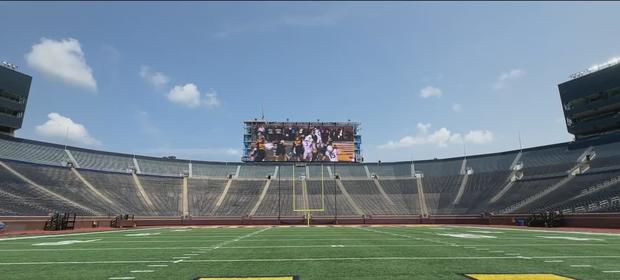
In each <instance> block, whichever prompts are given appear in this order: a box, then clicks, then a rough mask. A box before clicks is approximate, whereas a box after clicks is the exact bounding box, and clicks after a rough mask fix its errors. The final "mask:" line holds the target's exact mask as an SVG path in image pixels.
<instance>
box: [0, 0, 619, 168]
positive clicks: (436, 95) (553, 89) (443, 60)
mask: <svg viewBox="0 0 620 280" xmlns="http://www.w3.org/2000/svg"><path fill="white" fill-rule="evenodd" d="M0 10H2V11H3V12H2V14H3V16H2V17H1V19H0V21H2V24H1V26H3V28H1V29H0V38H2V42H3V43H2V44H0V59H2V60H7V61H9V62H12V63H14V64H17V65H19V66H20V70H21V71H22V72H24V73H26V74H29V75H31V76H33V83H32V87H31V91H30V99H29V102H28V107H27V112H26V117H25V121H24V125H23V128H22V129H21V130H20V131H18V133H17V135H18V136H19V137H24V138H30V139H37V140H43V141H51V142H56V143H65V142H68V143H69V144H72V145H77V146H82V147H89V148H95V149H103V150H109V151H116V152H125V153H135V154H146V155H154V156H160V155H176V156H178V157H181V158H191V159H206V160H229V161H237V160H239V158H240V153H241V141H242V122H243V120H246V119H251V118H254V117H258V116H260V107H261V105H262V106H263V107H264V110H265V115H266V118H267V119H269V120H284V119H286V118H290V119H291V120H297V121H308V120H315V119H321V120H325V121H332V120H333V121H345V120H347V119H351V120H355V121H359V122H361V123H362V135H363V145H362V148H363V154H364V156H365V158H366V161H376V160H383V161H395V160H411V159H428V158H434V157H438V158H442V157H451V156H460V155H462V154H463V146H465V148H466V151H467V153H468V154H478V153H488V152H499V151H503V150H509V149H517V148H518V147H519V142H518V134H519V133H520V134H521V138H522V142H523V145H524V146H525V147H532V146H537V145H545V144H552V143H557V142H563V141H567V140H570V139H571V136H570V135H569V134H567V133H566V128H565V126H564V123H563V115H562V111H561V104H560V99H559V95H558V91H557V84H558V83H560V82H563V81H566V80H567V79H568V75H570V74H572V73H573V72H578V71H581V70H583V69H586V68H588V67H589V66H590V65H592V64H595V63H602V62H604V61H607V60H608V59H610V58H613V57H617V56H620V47H619V46H620V37H619V36H617V35H618V30H620V18H618V17H617V11H619V10H620V3H613V2H612V3H574V2H570V3H558V2H552V3H503V2H502V3H454V2H443V3H418V2H415V3H409V2H397V3H378V2H377V3H373V2H362V3H355V2H346V3H331V2H329V3H326V2H320V3H312V2H304V3H287V2H269V3H254V2H249V3H245V2H240V3H228V2H217V3H208V2H207V3H200V2H199V3H196V2H184V3H165V2H156V3H116V2H114V3H43V2H37V3H7V2H2V3H0ZM67 127H69V128H70V129H69V130H67Z"/></svg>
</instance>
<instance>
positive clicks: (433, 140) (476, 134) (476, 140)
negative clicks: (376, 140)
mask: <svg viewBox="0 0 620 280" xmlns="http://www.w3.org/2000/svg"><path fill="white" fill-rule="evenodd" d="M430 127H431V125H430V124H422V123H418V124H417V129H418V132H417V133H416V134H415V135H407V136H405V137H402V138H400V139H399V140H398V141H388V142H387V143H386V144H383V145H380V146H379V149H398V148H410V147H413V146H418V145H434V146H437V147H442V148H443V147H447V146H448V145H449V144H462V143H463V141H464V142H466V143H473V144H486V143H490V142H492V141H493V139H494V136H493V133H492V132H491V131H489V130H472V131H469V132H468V133H467V134H465V136H463V135H462V134H461V133H455V132H452V131H450V130H449V129H447V128H445V127H442V128H439V129H437V130H435V131H433V132H430V130H429V129H430Z"/></svg>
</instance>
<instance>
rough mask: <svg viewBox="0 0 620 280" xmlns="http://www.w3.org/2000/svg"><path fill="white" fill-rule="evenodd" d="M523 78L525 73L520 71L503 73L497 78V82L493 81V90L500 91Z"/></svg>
mask: <svg viewBox="0 0 620 280" xmlns="http://www.w3.org/2000/svg"><path fill="white" fill-rule="evenodd" d="M523 76H525V71H523V70H521V69H512V70H510V71H508V72H503V73H501V74H500V75H499V77H497V81H495V85H494V88H495V89H496V90H500V89H503V88H505V87H506V86H508V85H509V84H511V83H512V82H514V81H516V80H518V79H520V78H521V77H523Z"/></svg>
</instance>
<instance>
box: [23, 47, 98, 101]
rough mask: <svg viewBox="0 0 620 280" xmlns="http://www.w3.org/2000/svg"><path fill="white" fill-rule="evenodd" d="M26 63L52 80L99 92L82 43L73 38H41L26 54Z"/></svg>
mask: <svg viewBox="0 0 620 280" xmlns="http://www.w3.org/2000/svg"><path fill="white" fill-rule="evenodd" d="M25 57H26V62H27V63H28V65H29V66H30V67H32V68H34V69H35V70H37V71H39V72H41V73H43V74H44V75H45V76H48V77H50V78H52V79H57V80H61V81H63V82H65V83H68V84H71V85H74V86H78V87H81V88H85V89H88V90H91V91H96V90H97V81H95V78H94V77H93V70H92V69H91V68H90V66H88V64H86V58H85V57H84V52H82V47H81V45H80V42H79V41H78V40H76V39H73V38H68V39H61V40H58V41H56V40H53V39H47V38H41V43H39V44H34V45H33V46H32V50H31V51H30V52H29V53H27V54H26V56H25Z"/></svg>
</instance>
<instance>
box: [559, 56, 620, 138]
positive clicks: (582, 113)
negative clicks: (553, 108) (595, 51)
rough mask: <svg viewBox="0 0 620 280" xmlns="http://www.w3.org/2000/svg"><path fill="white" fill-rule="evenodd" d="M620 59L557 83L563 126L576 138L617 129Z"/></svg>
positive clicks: (617, 130) (600, 134)
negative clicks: (562, 113)
mask: <svg viewBox="0 0 620 280" xmlns="http://www.w3.org/2000/svg"><path fill="white" fill-rule="evenodd" d="M619 62H620V59H616V60H614V61H612V62H608V63H606V64H602V65H597V66H594V67H593V68H591V69H589V70H587V71H584V72H580V73H577V74H574V75H572V76H571V78H573V79H572V80H570V81H567V82H564V83H561V84H559V85H558V89H559V91H560V99H561V100H562V106H563V110H564V117H565V121H566V129H567V130H568V132H569V133H571V134H573V135H575V139H576V140H581V139H587V138H592V137H596V136H603V135H609V134H615V133H617V132H620V63H619Z"/></svg>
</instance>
